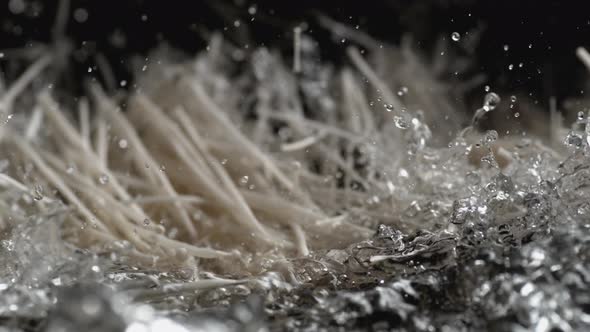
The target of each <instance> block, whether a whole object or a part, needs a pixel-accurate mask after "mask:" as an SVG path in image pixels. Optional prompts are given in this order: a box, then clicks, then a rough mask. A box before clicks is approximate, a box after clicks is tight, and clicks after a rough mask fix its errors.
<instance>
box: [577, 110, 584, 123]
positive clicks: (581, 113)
mask: <svg viewBox="0 0 590 332" xmlns="http://www.w3.org/2000/svg"><path fill="white" fill-rule="evenodd" d="M578 120H580V121H582V120H584V112H582V111H580V112H578Z"/></svg>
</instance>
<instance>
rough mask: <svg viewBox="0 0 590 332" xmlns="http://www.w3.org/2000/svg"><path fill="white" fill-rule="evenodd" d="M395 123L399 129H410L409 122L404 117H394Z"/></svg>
mask: <svg viewBox="0 0 590 332" xmlns="http://www.w3.org/2000/svg"><path fill="white" fill-rule="evenodd" d="M393 123H395V126H396V127H398V128H399V129H408V128H409V127H410V125H409V124H408V122H407V121H406V120H405V119H404V118H403V117H401V116H399V115H395V116H394V117H393Z"/></svg>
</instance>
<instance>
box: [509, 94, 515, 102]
mask: <svg viewBox="0 0 590 332" xmlns="http://www.w3.org/2000/svg"><path fill="white" fill-rule="evenodd" d="M510 101H511V102H513V103H516V96H514V95H513V96H510Z"/></svg>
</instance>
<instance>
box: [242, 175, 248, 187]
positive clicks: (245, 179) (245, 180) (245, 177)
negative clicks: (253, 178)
mask: <svg viewBox="0 0 590 332" xmlns="http://www.w3.org/2000/svg"><path fill="white" fill-rule="evenodd" d="M248 180H249V179H248V175H244V176H242V177H241V178H240V184H242V185H246V184H247V183H248Z"/></svg>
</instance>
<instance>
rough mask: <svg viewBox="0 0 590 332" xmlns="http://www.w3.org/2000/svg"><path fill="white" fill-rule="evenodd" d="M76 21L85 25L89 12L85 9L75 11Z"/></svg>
mask: <svg viewBox="0 0 590 332" xmlns="http://www.w3.org/2000/svg"><path fill="white" fill-rule="evenodd" d="M74 20H76V22H78V23H84V22H86V20H88V11H87V10H86V9H84V8H77V9H76V10H74Z"/></svg>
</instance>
